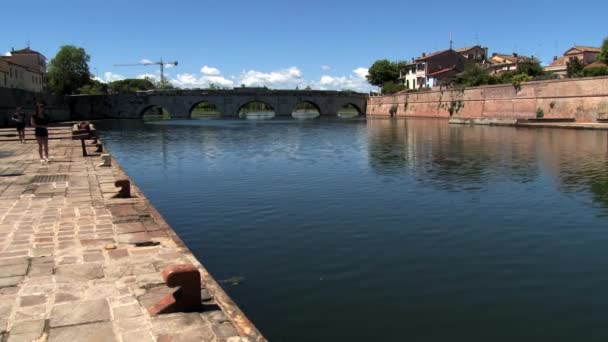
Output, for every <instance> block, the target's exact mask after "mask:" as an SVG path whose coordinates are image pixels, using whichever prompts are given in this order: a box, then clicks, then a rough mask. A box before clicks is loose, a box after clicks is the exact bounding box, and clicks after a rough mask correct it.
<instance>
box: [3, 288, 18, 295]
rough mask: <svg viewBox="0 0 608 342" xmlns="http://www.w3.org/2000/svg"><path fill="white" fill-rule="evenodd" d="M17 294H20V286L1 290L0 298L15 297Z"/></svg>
mask: <svg viewBox="0 0 608 342" xmlns="http://www.w3.org/2000/svg"><path fill="white" fill-rule="evenodd" d="M17 292H19V287H18V286H11V287H2V288H0V296H7V295H14V294H15V293H17Z"/></svg>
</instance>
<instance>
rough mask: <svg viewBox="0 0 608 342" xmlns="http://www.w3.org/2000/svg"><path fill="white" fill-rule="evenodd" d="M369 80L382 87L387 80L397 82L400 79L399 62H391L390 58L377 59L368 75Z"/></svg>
mask: <svg viewBox="0 0 608 342" xmlns="http://www.w3.org/2000/svg"><path fill="white" fill-rule="evenodd" d="M366 78H367V81H368V82H369V83H370V84H372V85H375V86H378V87H381V86H383V85H384V84H385V83H387V82H393V83H395V82H397V80H398V79H399V62H391V61H389V60H388V59H381V60H378V61H376V62H375V63H374V64H373V65H372V66H371V68H369V72H368V74H367V76H366Z"/></svg>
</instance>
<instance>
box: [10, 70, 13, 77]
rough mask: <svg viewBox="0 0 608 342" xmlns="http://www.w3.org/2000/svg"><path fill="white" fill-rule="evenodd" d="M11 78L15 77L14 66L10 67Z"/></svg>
mask: <svg viewBox="0 0 608 342" xmlns="http://www.w3.org/2000/svg"><path fill="white" fill-rule="evenodd" d="M10 72H11V78H12V77H13V68H10Z"/></svg>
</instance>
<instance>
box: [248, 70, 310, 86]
mask: <svg viewBox="0 0 608 342" xmlns="http://www.w3.org/2000/svg"><path fill="white" fill-rule="evenodd" d="M239 84H244V85H245V86H247V87H263V86H266V87H268V88H288V89H293V88H295V87H299V86H302V85H305V84H306V81H305V80H304V79H302V71H300V69H298V68H297V67H291V68H287V69H282V70H278V71H272V72H269V73H265V72H261V71H256V70H249V71H243V72H242V73H241V76H240V81H239Z"/></svg>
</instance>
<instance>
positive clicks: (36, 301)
mask: <svg viewBox="0 0 608 342" xmlns="http://www.w3.org/2000/svg"><path fill="white" fill-rule="evenodd" d="M46 299H47V298H46V296H45V295H32V296H22V297H21V306H32V305H40V304H44V303H46Z"/></svg>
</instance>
